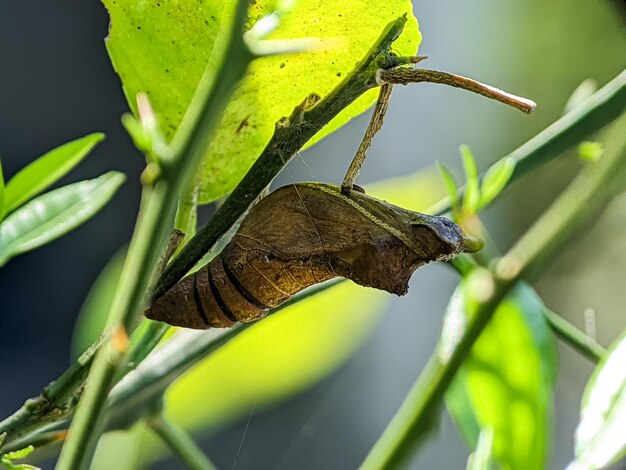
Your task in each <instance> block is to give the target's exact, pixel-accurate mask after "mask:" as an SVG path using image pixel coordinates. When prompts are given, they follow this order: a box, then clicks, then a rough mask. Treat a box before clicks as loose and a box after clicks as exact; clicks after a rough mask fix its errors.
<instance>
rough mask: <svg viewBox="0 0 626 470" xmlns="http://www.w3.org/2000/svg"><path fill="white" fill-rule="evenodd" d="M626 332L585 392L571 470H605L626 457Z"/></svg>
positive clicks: (598, 368)
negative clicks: (574, 459) (601, 469)
mask: <svg viewBox="0 0 626 470" xmlns="http://www.w3.org/2000/svg"><path fill="white" fill-rule="evenodd" d="M625 364H626V331H625V332H624V333H622V336H621V337H620V338H619V339H618V340H617V341H615V343H613V345H612V346H611V348H610V349H609V352H608V354H607V356H606V357H605V358H604V359H603V360H602V361H601V362H600V364H598V366H597V367H596V370H595V371H594V373H593V375H592V376H591V379H589V383H588V384H587V387H586V389H585V393H584V395H583V400H582V408H581V413H580V415H581V417H580V423H579V425H578V428H577V429H576V461H575V462H573V463H572V464H571V465H570V466H569V467H568V470H583V469H596V468H605V467H606V466H608V465H610V464H612V463H614V462H616V461H617V460H619V459H620V458H622V457H624V456H625V455H626V432H625V430H626V366H625Z"/></svg>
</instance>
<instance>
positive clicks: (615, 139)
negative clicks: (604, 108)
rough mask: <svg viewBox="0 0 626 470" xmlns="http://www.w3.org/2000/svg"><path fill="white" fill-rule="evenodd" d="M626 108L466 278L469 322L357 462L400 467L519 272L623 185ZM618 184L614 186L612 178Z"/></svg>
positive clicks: (536, 264) (529, 270) (534, 270)
mask: <svg viewBox="0 0 626 470" xmlns="http://www.w3.org/2000/svg"><path fill="white" fill-rule="evenodd" d="M625 130H626V114H625V115H624V116H622V117H621V118H620V119H619V120H617V121H616V122H615V123H614V124H613V125H612V126H611V129H610V132H609V133H608V134H607V138H606V140H605V145H606V147H605V154H604V155H603V157H602V158H601V159H600V161H599V162H597V163H595V164H592V165H589V166H587V167H586V168H584V169H583V170H582V171H581V172H580V174H579V175H578V176H577V178H576V179H575V180H574V181H573V182H572V183H571V184H570V186H568V188H567V189H566V190H565V191H564V192H563V194H562V195H561V196H560V197H559V198H558V199H557V200H556V201H555V203H554V204H553V205H552V206H551V207H550V208H549V209H548V210H547V211H546V212H545V213H544V214H543V215H542V216H541V218H540V219H539V220H538V221H537V222H536V223H535V224H534V225H533V226H532V227H531V228H530V229H529V230H528V232H526V234H524V236H522V238H521V239H520V240H519V241H518V242H517V243H516V244H515V246H514V247H513V248H512V249H511V250H510V251H509V253H508V254H507V255H505V256H504V257H503V258H501V259H500V260H499V262H498V263H496V264H495V266H494V267H493V268H492V269H491V270H487V269H484V268H479V269H477V270H475V271H474V272H473V273H472V274H471V275H470V276H469V277H468V279H467V280H466V285H465V287H466V289H465V293H466V304H465V308H466V317H467V318H468V324H467V326H466V329H465V330H464V331H463V333H462V334H461V336H460V338H459V339H458V342H457V343H456V344H454V345H453V346H452V347H450V346H448V347H445V348H444V347H443V346H442V345H441V344H440V345H439V346H438V347H437V349H436V351H435V353H434V354H433V356H431V358H430V360H429V362H428V364H427V365H426V367H425V368H424V370H423V371H422V373H421V374H420V377H419V378H418V380H417V382H416V383H415V385H413V387H412V388H411V390H410V391H409V394H408V396H407V397H406V399H405V400H404V402H403V403H402V405H401V407H400V409H399V410H398V412H397V414H396V415H395V416H394V418H393V419H392V421H391V423H390V424H389V426H388V427H387V429H386V430H385V432H384V433H383V435H382V436H381V438H380V439H379V440H378V442H377V443H376V444H375V445H374V447H373V448H372V450H371V452H370V453H369V455H368V456H367V458H366V460H365V462H364V463H363V466H362V468H364V469H382V468H385V469H387V468H401V467H402V465H404V463H405V461H406V460H407V459H408V458H409V457H410V456H411V454H412V453H413V452H414V451H415V449H416V448H417V447H418V445H419V444H420V442H421V440H422V439H423V437H424V436H425V434H426V432H427V431H428V430H429V429H430V428H431V426H430V424H431V422H430V421H431V420H432V419H434V417H435V410H437V409H438V405H439V404H440V403H441V399H442V397H443V394H444V393H445V391H446V389H447V388H448V386H449V385H450V383H451V382H452V379H453V378H454V376H455V374H456V372H457V370H458V369H459V367H460V366H461V364H462V363H463V361H464V360H465V358H466V357H467V355H468V354H469V352H470V350H471V348H472V346H473V345H474V343H475V342H476V340H477V339H478V337H479V336H480V334H481V333H482V331H483V329H484V328H485V326H487V324H488V322H489V320H490V319H491V317H492V316H493V313H494V312H495V310H496V308H497V307H498V305H499V304H500V301H501V300H502V299H504V297H505V296H506V295H507V294H508V293H509V291H510V290H511V289H512V288H513V287H514V286H515V285H516V284H517V282H519V281H520V280H521V279H522V278H524V279H528V277H529V276H530V275H531V274H535V275H536V274H538V273H539V269H540V268H541V267H542V266H544V263H545V261H546V260H547V259H548V258H551V256H552V255H553V254H554V252H555V251H556V250H557V249H558V248H559V247H560V246H561V245H562V244H563V242H564V241H565V240H566V239H567V238H569V237H571V236H572V234H573V232H574V231H575V230H576V228H577V227H580V226H582V225H583V224H584V223H585V222H586V221H587V220H589V218H590V217H592V216H595V215H597V214H598V213H599V212H600V211H601V210H602V209H603V208H604V206H605V205H606V204H607V203H608V202H609V201H610V200H611V199H612V198H613V197H614V195H615V191H616V190H620V189H621V190H623V189H624V188H623V181H624V173H625V172H626V141H625V140H624V138H623V136H624V132H625ZM617 183H621V184H622V186H619V187H617V186H616V184H617Z"/></svg>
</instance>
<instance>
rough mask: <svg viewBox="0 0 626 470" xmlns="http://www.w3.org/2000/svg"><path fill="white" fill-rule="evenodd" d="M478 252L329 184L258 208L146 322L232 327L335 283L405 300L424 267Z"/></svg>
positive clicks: (446, 227) (438, 226)
mask: <svg viewBox="0 0 626 470" xmlns="http://www.w3.org/2000/svg"><path fill="white" fill-rule="evenodd" d="M477 248H479V246H478V244H477V242H476V241H475V240H473V239H469V238H468V237H466V236H464V234H463V232H462V231H461V229H460V228H459V227H458V226H457V225H456V224H454V223H453V222H451V221H450V220H448V219H446V218H443V217H436V216H430V215H424V214H420V213H418V212H412V211H409V210H406V209H402V208H401V207H397V206H393V205H391V204H388V203H386V202H384V201H381V200H378V199H375V198H373V197H370V196H367V195H366V194H364V193H362V192H359V191H354V190H353V191H349V192H347V194H344V193H342V191H341V188H339V187H338V186H333V185H329V184H322V183H298V184H291V185H288V186H283V187H282V188H279V189H277V190H276V191H274V192H272V193H271V194H269V195H268V196H267V197H265V198H264V199H262V200H261V201H259V203H258V204H256V205H255V206H254V207H253V208H252V209H251V210H250V212H249V213H248V215H247V216H246V217H245V218H244V220H243V222H242V223H241V226H240V227H239V230H238V231H237V233H236V234H235V235H234V236H233V238H232V240H231V241H230V242H229V243H228V244H227V245H226V247H225V248H224V249H223V251H222V252H221V253H220V254H219V255H218V256H216V257H215V258H214V259H213V260H212V261H211V262H210V263H209V264H208V265H206V266H205V267H204V268H202V269H200V270H199V271H197V272H196V273H194V274H192V275H190V276H188V277H186V278H184V279H183V280H181V281H180V282H179V283H178V284H176V285H175V286H174V287H172V288H171V289H170V290H169V291H167V292H166V293H165V294H164V295H163V296H162V297H160V298H158V299H157V300H156V301H155V302H154V303H153V304H152V305H151V306H150V308H149V309H148V310H147V312H146V316H147V317H148V318H151V319H153V320H160V321H164V322H166V323H169V324H171V325H176V326H183V327H186V328H196V329H205V328H226V327H230V326H233V325H235V324H237V323H238V322H251V321H254V320H258V319H259V318H262V317H263V316H265V314H266V313H267V312H268V310H269V309H271V308H274V307H277V306H279V305H280V304H282V303H283V302H285V301H286V300H288V299H289V298H290V297H291V296H292V295H294V294H296V293H297V292H300V291H301V290H303V289H305V288H307V287H309V286H311V285H313V284H317V283H319V282H324V281H327V280H329V279H332V278H334V277H345V278H347V279H351V280H352V281H354V282H355V283H357V284H359V285H362V286H366V287H374V288H376V289H382V290H385V291H387V292H391V293H394V294H397V295H403V294H405V293H406V292H407V290H408V281H409V278H410V277H411V275H412V274H413V272H414V271H415V270H416V269H417V268H418V267H420V266H422V265H424V264H426V263H428V262H430V261H435V260H446V259H449V258H451V257H453V256H455V255H458V254H460V253H462V252H464V251H476V249H477Z"/></svg>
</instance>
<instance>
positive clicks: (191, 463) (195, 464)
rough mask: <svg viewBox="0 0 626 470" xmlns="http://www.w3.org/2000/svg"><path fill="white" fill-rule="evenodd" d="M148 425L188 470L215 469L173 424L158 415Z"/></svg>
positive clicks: (181, 430) (180, 429) (185, 434)
mask: <svg viewBox="0 0 626 470" xmlns="http://www.w3.org/2000/svg"><path fill="white" fill-rule="evenodd" d="M148 425H149V426H150V428H151V429H152V430H153V431H154V432H155V433H156V434H157V435H158V436H159V437H160V438H161V439H162V440H163V442H164V443H165V444H166V445H167V446H168V447H169V448H170V449H171V451H172V453H173V454H174V455H176V456H177V457H178V458H179V459H180V460H181V462H183V464H185V466H186V467H187V468H188V469H190V470H215V469H216V468H217V467H215V465H213V463H212V462H211V461H210V460H209V459H208V458H207V456H206V455H204V453H203V452H202V449H200V448H199V447H198V446H197V444H196V443H195V442H194V441H193V439H192V437H191V436H190V435H189V434H187V432H186V431H185V430H184V429H182V428H180V427H179V426H178V425H176V424H175V423H173V422H171V421H169V420H167V419H165V418H164V417H163V416H162V415H158V416H156V417H153V418H152V419H150V420H148Z"/></svg>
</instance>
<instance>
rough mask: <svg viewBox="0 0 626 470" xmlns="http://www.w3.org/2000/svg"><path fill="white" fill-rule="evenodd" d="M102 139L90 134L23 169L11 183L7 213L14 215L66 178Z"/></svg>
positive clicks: (6, 199) (9, 183)
mask: <svg viewBox="0 0 626 470" xmlns="http://www.w3.org/2000/svg"><path fill="white" fill-rule="evenodd" d="M102 139H104V134H101V133H95V134H89V135H88V136H85V137H82V138H80V139H76V140H73V141H72V142H69V143H67V144H64V145H61V146H60V147H57V148H55V149H54V150H51V151H50V152H48V153H46V154H45V155H43V156H41V157H39V158H38V159H37V160H35V161H34V162H32V163H31V164H30V165H28V166H27V167H25V168H23V169H22V170H21V171H20V172H19V173H17V174H16V175H15V176H14V177H13V178H11V180H10V181H9V182H8V183H7V187H6V194H5V198H4V213H5V214H7V213H9V212H11V211H13V210H14V209H16V208H17V207H19V206H21V205H22V204H24V203H25V202H26V201H28V200H29V199H31V198H33V197H34V196H36V195H37V194H39V193H40V192H42V191H43V190H44V189H46V188H47V187H48V186H50V185H51V184H53V183H54V182H56V181H57V180H59V179H60V178H62V177H63V176H64V175H66V174H67V172H69V171H70V170H71V169H72V168H74V167H75V166H76V165H78V163H80V161H81V160H82V159H83V158H85V156H87V154H88V153H89V152H90V151H91V149H93V148H94V147H95V146H96V144H97V143H98V142H100V141H101V140H102Z"/></svg>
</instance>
